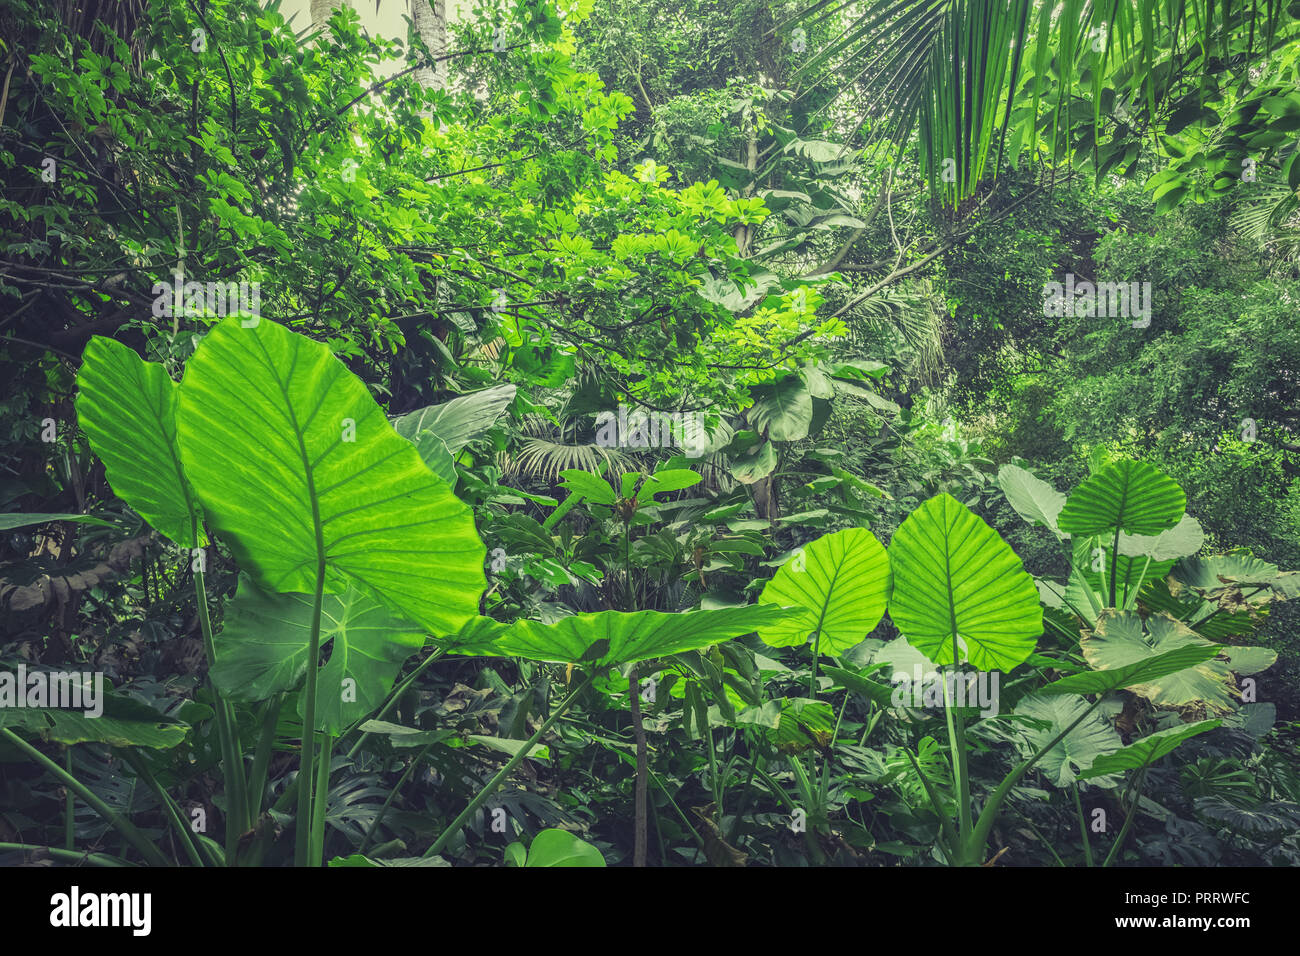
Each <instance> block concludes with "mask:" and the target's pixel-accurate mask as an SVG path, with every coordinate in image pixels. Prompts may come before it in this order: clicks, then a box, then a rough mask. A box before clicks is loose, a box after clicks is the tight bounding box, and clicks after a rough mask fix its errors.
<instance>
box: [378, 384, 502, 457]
mask: <svg viewBox="0 0 1300 956" xmlns="http://www.w3.org/2000/svg"><path fill="white" fill-rule="evenodd" d="M514 400H515V386H513V385H496V386H493V387H492V388H485V389H483V390H482V391H480V392H472V393H471V394H469V395H462V396H460V397H459V398H453V399H452V400H451V401H449V402H443V403H442V404H441V405H429V406H428V407H427V408H421V409H419V410H418V411H414V412H410V413H408V414H406V415H402V416H401V417H400V418H398V419H396V420H395V421H394V422H393V427H394V428H396V429H397V434H399V435H401V436H402V437H403V438H406V439H408V440H410V441H412V442H415V443H416V444H419V443H420V440H421V436H422V435H424V434H425V433H429V434H431V435H433V436H435V437H436V438H437V439H438V440H439V442H441V444H442V445H443V446H444V447H445V448H446V449H447V451H448V452H449V453H450V454H452V455H455V454H458V453H459V452H460V450H461V449H462V448H464V447H465V446H466V445H468V444H469V443H470V441H472V440H473V439H474V438H476V437H477V436H478V435H481V434H482V433H483V432H485V431H487V430H488V429H489V428H491V427H492V426H493V425H494V424H495V423H496V420H497V419H498V418H500V417H501V413H502V412H504V411H505V410H506V408H507V407H508V406H509V405H510V403H511V402H513V401H514Z"/></svg>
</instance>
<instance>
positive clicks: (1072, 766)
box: [1015, 695, 1123, 787]
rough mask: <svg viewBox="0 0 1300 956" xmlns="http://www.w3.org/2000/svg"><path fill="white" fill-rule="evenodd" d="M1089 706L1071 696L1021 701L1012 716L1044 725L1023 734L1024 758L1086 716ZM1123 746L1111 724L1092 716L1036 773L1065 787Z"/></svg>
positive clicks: (1043, 760) (1049, 754) (1041, 762)
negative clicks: (1025, 718) (1106, 755)
mask: <svg viewBox="0 0 1300 956" xmlns="http://www.w3.org/2000/svg"><path fill="white" fill-rule="evenodd" d="M1090 706H1091V705H1089V703H1088V702H1087V701H1086V700H1084V699H1083V698H1082V697H1076V696H1074V695H1062V696H1059V697H1039V696H1037V695H1034V696H1030V697H1026V698H1025V699H1024V700H1022V701H1021V702H1020V703H1019V704H1017V705H1016V710H1015V713H1016V714H1017V715H1018V716H1020V717H1029V718H1032V719H1034V720H1041V721H1043V722H1045V723H1046V724H1047V726H1046V727H1035V728H1033V729H1031V730H1027V731H1026V732H1025V736H1024V742H1023V744H1022V749H1023V750H1024V751H1025V755H1026V756H1028V755H1029V754H1033V753H1037V752H1038V751H1039V750H1040V749H1042V748H1043V747H1045V746H1047V744H1049V743H1050V742H1051V741H1052V740H1054V739H1055V738H1056V736H1057V735H1058V734H1060V733H1061V731H1063V730H1064V729H1065V728H1066V727H1069V726H1070V725H1071V724H1073V723H1074V722H1075V721H1076V720H1078V719H1079V718H1080V717H1081V716H1083V714H1085V713H1087V711H1088V709H1089V707H1090ZM1122 744H1123V741H1121V740H1120V737H1119V734H1118V733H1116V732H1115V728H1114V727H1113V726H1111V723H1110V721H1108V720H1106V719H1105V718H1104V717H1102V716H1101V715H1100V714H1098V713H1096V712H1093V713H1091V714H1088V716H1087V717H1084V719H1083V720H1082V721H1080V722H1079V723H1078V724H1077V725H1076V726H1075V727H1074V729H1072V730H1071V731H1070V732H1069V733H1068V734H1066V735H1065V738H1064V739H1063V740H1062V741H1061V742H1060V743H1058V744H1057V745H1056V746H1055V747H1053V748H1052V749H1051V750H1049V751H1048V752H1047V753H1045V754H1044V755H1043V756H1042V757H1041V758H1040V759H1039V761H1038V765H1037V769H1038V771H1039V772H1040V773H1042V775H1043V776H1044V777H1046V778H1047V780H1048V781H1049V782H1050V783H1051V784H1052V785H1053V786H1056V787H1068V786H1069V785H1070V784H1072V783H1074V782H1075V781H1076V780H1078V779H1079V778H1080V777H1083V776H1084V775H1085V774H1086V773H1087V771H1088V769H1089V768H1090V767H1092V766H1093V764H1094V762H1096V761H1097V760H1099V759H1100V758H1101V757H1102V756H1104V755H1105V754H1109V753H1114V752H1115V751H1116V750H1119V748H1120V747H1121V746H1122ZM1112 785H1113V783H1112Z"/></svg>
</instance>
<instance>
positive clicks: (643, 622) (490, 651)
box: [452, 604, 799, 667]
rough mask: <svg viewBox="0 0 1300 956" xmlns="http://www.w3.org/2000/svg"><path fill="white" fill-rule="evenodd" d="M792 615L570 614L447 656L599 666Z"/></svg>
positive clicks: (738, 610)
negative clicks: (492, 657) (483, 656)
mask: <svg viewBox="0 0 1300 956" xmlns="http://www.w3.org/2000/svg"><path fill="white" fill-rule="evenodd" d="M797 613H799V612H797V611H790V610H787V609H786V608H779V607H773V606H771V605H760V604H750V605H746V606H745V607H731V608H720V609H718V610H716V611H688V612H686V613H685V614H668V613H665V612H663V611H634V612H632V613H630V614H629V613H624V612H622V611H599V612H597V613H595V614H574V615H572V616H571V617H566V618H561V619H560V620H559V621H556V622H555V623H554V624H539V623H538V622H536V621H517V622H516V623H515V624H513V625H512V626H511V627H510V628H509V629H508V630H507V631H506V632H505V634H504V635H502V636H501V637H500V638H499V639H497V640H496V641H492V642H490V643H486V644H482V645H474V646H472V647H467V648H466V649H464V650H462V649H461V648H452V652H453V653H458V654H461V653H463V654H472V655H478V654H483V655H489V656H494V657H526V658H529V659H530V660H536V661H552V662H554V663H560V664H581V663H591V664H592V665H593V666H596V667H605V666H613V665H618V664H630V663H633V662H634V661H642V660H648V659H650V658H655V657H666V656H667V655H669V654H679V653H681V652H682V651H692V650H696V649H698V648H701V647H708V646H709V645H710V644H720V643H722V642H723V641H729V640H731V639H732V638H734V637H743V636H744V635H746V634H749V633H750V632H752V631H757V630H760V629H763V628H765V627H769V626H771V625H772V624H773V623H774V622H776V621H778V620H781V619H782V618H785V617H788V616H790V615H791V614H797Z"/></svg>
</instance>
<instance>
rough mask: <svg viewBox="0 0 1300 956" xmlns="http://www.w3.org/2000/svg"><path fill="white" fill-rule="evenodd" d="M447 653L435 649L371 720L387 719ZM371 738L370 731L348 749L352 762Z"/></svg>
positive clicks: (441, 649)
mask: <svg viewBox="0 0 1300 956" xmlns="http://www.w3.org/2000/svg"><path fill="white" fill-rule="evenodd" d="M446 653H447V651H446V649H445V648H441V647H439V648H437V649H435V650H434V652H433V653H432V654H430V655H429V656H428V657H426V658H425V659H424V660H422V661H420V663H419V666H417V667H416V668H415V670H413V671H411V673H410V674H409V675H408V676H407V677H406V678H405V679H403V681H402V682H401V683H400V684H398V685H397V687H396V688H394V690H393V692H392V693H391V694H389V696H388V700H387V702H385V704H384V706H383V707H382V708H380V711H379V713H377V714H375V716H374V717H372V718H371V719H372V720H383V719H384V718H385V717H387V716H388V712H389V711H390V710H392V709H393V708H394V707H395V706H397V702H398V701H399V700H401V699H402V695H403V694H405V693H406V690H407V688H408V687H410V686H411V685H412V684H414V683H415V680H416V678H418V677H419V676H420V675H421V674H423V673H424V672H425V670H427V669H428V667H429V665H430V664H432V663H433V662H434V661H436V660H438V659H439V658H441V657H442V656H443V655H444V654H446ZM348 732H349V733H351V729H349V731H348ZM369 736H370V732H369V731H365V732H363V733H362V734H361V736H360V737H358V738H357V740H356V743H354V744H353V745H352V746H351V747H349V748H348V759H349V760H351V759H352V758H353V757H355V756H356V755H357V751H358V750H360V749H361V745H362V744H363V743H365V740H366V738H367V737H369Z"/></svg>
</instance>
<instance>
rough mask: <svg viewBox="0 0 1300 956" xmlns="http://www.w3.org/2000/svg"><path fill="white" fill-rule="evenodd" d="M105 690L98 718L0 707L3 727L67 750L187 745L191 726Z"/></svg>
mask: <svg viewBox="0 0 1300 956" xmlns="http://www.w3.org/2000/svg"><path fill="white" fill-rule="evenodd" d="M13 676H14V675H13V674H12V673H6V674H5V677H8V678H9V679H10V680H12V679H13ZM29 676H30V675H29ZM102 690H103V693H102V697H101V699H100V700H99V701H98V705H99V709H100V711H101V712H100V713H99V714H98V715H97V716H94V715H92V714H90V713H87V712H86V711H84V710H63V709H61V708H57V707H13V706H3V705H0V727H3V728H7V729H9V730H12V731H14V732H15V733H17V734H19V735H20V736H23V737H36V738H39V739H41V740H48V741H50V742H52V743H58V744H63V745H64V746H65V747H71V746H72V745H73V744H88V743H96V744H107V745H108V746H110V747H148V748H150V749H151V750H170V749H171V748H172V747H175V746H176V745H177V744H180V743H181V742H182V741H184V740H185V735H186V734H187V733H189V725H188V724H185V723H182V722H180V721H177V720H172V719H170V718H166V717H163V716H162V715H161V714H159V713H158V712H157V711H155V710H153V708H151V707H149V706H147V705H145V704H142V703H140V702H139V701H136V700H132V699H131V698H130V697H124V696H122V695H121V694H115V693H112V692H111V691H110V690H109V688H108V686H107V683H105V684H104V686H103V688H102ZM0 696H2V695H0ZM83 701H84V698H83Z"/></svg>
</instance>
